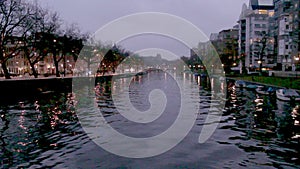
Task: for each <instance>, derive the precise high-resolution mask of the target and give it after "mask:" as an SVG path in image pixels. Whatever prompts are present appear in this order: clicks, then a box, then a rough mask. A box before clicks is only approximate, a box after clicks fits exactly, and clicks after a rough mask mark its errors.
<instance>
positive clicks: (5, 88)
mask: <svg viewBox="0 0 300 169" xmlns="http://www.w3.org/2000/svg"><path fill="white" fill-rule="evenodd" d="M118 76H120V77H121V75H116V77H118ZM112 77H113V76H112V75H107V76H100V77H96V78H95V77H49V78H35V79H5V80H1V81H0V101H8V100H15V99H18V97H21V98H23V97H33V96H35V95H38V94H45V93H51V92H71V91H72V83H74V82H76V83H82V84H88V83H93V84H95V83H96V82H103V81H109V80H111V79H112Z"/></svg>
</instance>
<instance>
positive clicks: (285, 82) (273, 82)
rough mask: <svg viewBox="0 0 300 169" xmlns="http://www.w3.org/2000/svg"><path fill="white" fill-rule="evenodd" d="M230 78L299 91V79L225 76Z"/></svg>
mask: <svg viewBox="0 0 300 169" xmlns="http://www.w3.org/2000/svg"><path fill="white" fill-rule="evenodd" d="M226 78H227V79H231V80H243V81H245V82H247V83H252V84H257V85H263V86H270V87H275V88H291V89H295V90H297V91H300V80H299V79H294V78H288V77H285V78H283V77H265V76H239V77H226Z"/></svg>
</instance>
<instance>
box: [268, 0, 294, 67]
mask: <svg viewBox="0 0 300 169" xmlns="http://www.w3.org/2000/svg"><path fill="white" fill-rule="evenodd" d="M274 5H275V15H274V18H275V22H276V29H275V30H276V34H275V39H276V42H277V63H278V65H279V67H281V69H282V70H283V71H285V70H296V68H297V67H299V58H300V54H299V38H300V37H299V0H274Z"/></svg>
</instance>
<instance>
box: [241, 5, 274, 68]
mask: <svg viewBox="0 0 300 169" xmlns="http://www.w3.org/2000/svg"><path fill="white" fill-rule="evenodd" d="M273 15H274V4H273V0H250V2H249V6H247V5H246V4H244V5H243V7H242V12H241V15H240V17H239V21H238V23H239V58H240V59H241V60H242V61H244V62H245V63H243V64H244V66H245V67H246V69H248V70H249V69H255V68H259V66H260V64H262V66H263V67H265V68H268V67H273V66H274V65H275V60H274V38H273V35H272V31H271V30H272V29H273V28H272V21H273V20H272V17H273Z"/></svg>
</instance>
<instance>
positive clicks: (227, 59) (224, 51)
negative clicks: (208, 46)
mask: <svg viewBox="0 0 300 169" xmlns="http://www.w3.org/2000/svg"><path fill="white" fill-rule="evenodd" d="M238 33H239V30H238V29H235V28H233V29H226V30H222V31H220V32H219V33H218V36H217V38H215V39H214V40H211V42H212V44H213V45H214V47H215V48H216V51H217V52H218V55H219V57H220V59H221V61H222V63H223V66H224V70H225V71H226V72H227V73H228V72H229V71H230V68H231V67H235V66H237V59H238V58H237V56H238V39H239V38H238V37H239V36H238Z"/></svg>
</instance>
